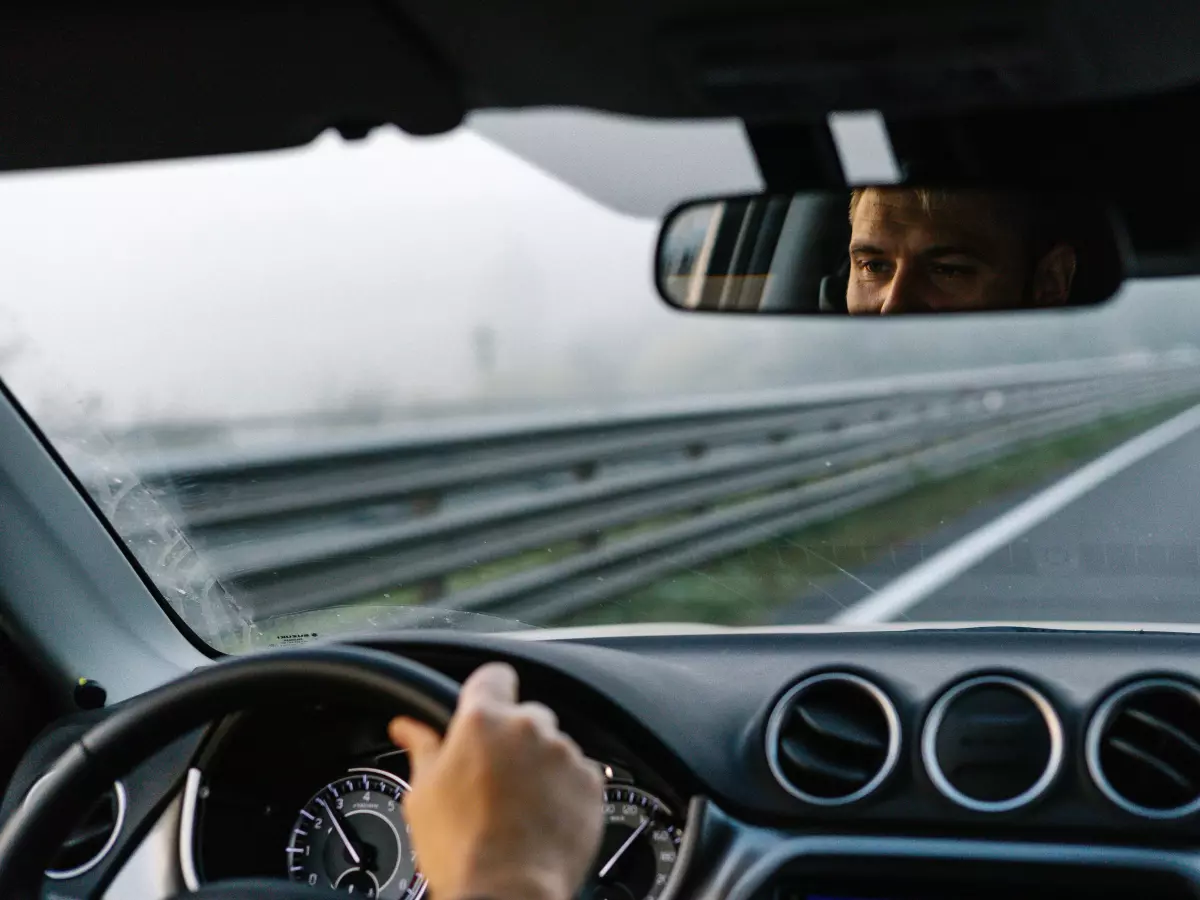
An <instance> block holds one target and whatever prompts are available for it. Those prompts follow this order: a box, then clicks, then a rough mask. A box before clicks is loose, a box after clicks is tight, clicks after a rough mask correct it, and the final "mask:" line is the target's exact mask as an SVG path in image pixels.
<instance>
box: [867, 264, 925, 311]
mask: <svg viewBox="0 0 1200 900" xmlns="http://www.w3.org/2000/svg"><path fill="white" fill-rule="evenodd" d="M924 294H925V291H924V285H923V284H922V279H921V276H920V273H919V272H918V271H917V270H916V269H915V268H914V267H913V266H911V265H906V264H904V263H901V264H900V265H898V266H897V267H896V272H895V274H894V275H892V280H891V281H890V282H888V287H887V295H886V296H885V297H884V300H883V305H882V306H881V307H880V308H879V312H880V314H881V315H885V316H887V315H899V314H902V313H914V312H928V311H929V308H930V307H929V306H928V304H926V302H925V296H924Z"/></svg>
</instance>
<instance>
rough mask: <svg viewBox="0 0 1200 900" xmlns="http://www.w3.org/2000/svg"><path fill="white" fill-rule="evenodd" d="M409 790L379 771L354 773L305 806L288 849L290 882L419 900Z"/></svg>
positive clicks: (385, 899)
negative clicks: (406, 808)
mask: <svg viewBox="0 0 1200 900" xmlns="http://www.w3.org/2000/svg"><path fill="white" fill-rule="evenodd" d="M407 791H408V785H406V784H405V783H404V782H403V781H401V780H400V779H399V778H397V777H396V776H394V775H391V774H389V773H387V772H382V771H379V770H377V769H351V770H350V771H349V772H348V773H347V774H346V776H345V777H344V778H341V779H339V780H337V781H334V782H332V783H330V784H327V785H325V787H323V788H321V790H320V791H318V792H317V793H316V794H315V795H314V796H313V798H312V799H311V800H309V801H308V802H307V803H306V804H304V808H303V809H301V810H300V815H299V817H298V818H297V819H296V824H295V826H294V827H293V828H292V835H291V839H290V840H289V841H288V845H287V850H286V853H287V869H288V875H289V877H290V878H291V879H292V881H299V882H304V883H306V884H310V885H313V886H317V885H320V886H323V887H327V888H328V887H331V888H334V889H335V890H338V891H343V892H345V893H348V894H360V895H363V896H365V897H367V898H368V900H418V898H419V897H420V896H421V895H422V894H423V893H424V892H425V879H424V878H422V877H421V875H420V874H419V873H418V872H417V866H416V860H415V859H414V857H413V853H412V842H411V841H410V840H409V836H408V824H407V823H406V822H405V821H404V814H403V812H402V810H401V805H400V804H401V802H402V801H403V799H404V794H405V793H406V792H407Z"/></svg>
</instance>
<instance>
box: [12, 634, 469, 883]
mask: <svg viewBox="0 0 1200 900" xmlns="http://www.w3.org/2000/svg"><path fill="white" fill-rule="evenodd" d="M314 695H320V696H330V697H334V698H336V697H341V698H353V699H354V700H355V701H369V702H371V703H373V704H377V705H380V706H383V707H384V708H386V709H390V710H394V711H395V713H397V714H399V713H403V714H405V715H410V716H412V717H413V718H416V719H420V720H421V721H423V722H425V723H426V724H428V725H431V726H433V727H434V728H437V729H438V730H439V731H443V732H444V731H445V730H446V726H447V725H448V724H449V722H450V716H451V715H452V714H453V711H454V707H455V705H456V704H457V702H458V685H457V684H456V683H455V682H454V681H452V680H451V679H449V678H447V677H446V676H445V675H442V674H441V673H440V672H435V671H434V670H433V669H430V668H427V667H426V666H423V665H420V664H418V663H415V662H411V661H410V660H407V659H403V658H401V657H398V656H393V655H391V654H389V653H383V652H380V651H377V650H367V649H364V648H361V647H325V648H300V649H295V650H290V649H289V650H281V651H271V652H268V653H262V654H258V655H255V656H245V657H238V658H236V659H232V660H229V661H227V662H220V663H216V664H214V665H212V666H208V667H206V668H204V669H200V670H198V671H196V672H193V673H192V674H190V675H187V676H185V677H184V678H181V679H179V680H178V681H174V682H172V683H170V684H168V685H165V686H163V687H161V688H158V689H156V690H153V691H150V692H149V693H146V694H143V695H141V696H139V697H136V698H134V699H133V700H130V701H129V702H128V703H125V704H122V705H121V706H119V707H117V708H116V709H115V711H114V712H113V713H112V715H110V716H108V717H106V718H105V719H104V720H103V721H102V722H100V723H99V724H97V725H96V726H95V727H93V728H92V729H91V730H90V731H88V732H86V733H85V734H84V735H82V736H81V737H80V738H79V739H78V740H77V741H76V742H75V743H74V744H72V745H71V747H70V748H69V749H68V750H67V751H66V752H65V753H63V754H62V756H60V757H59V759H58V761H57V762H55V764H54V766H53V768H52V769H51V771H50V774H49V776H48V777H47V778H46V779H45V780H44V782H43V785H42V789H41V790H39V791H38V792H37V793H36V794H35V795H34V796H33V797H31V798H30V800H29V801H28V802H26V803H23V804H21V805H20V806H19V807H18V808H17V809H16V810H14V812H13V814H12V815H11V816H10V817H9V819H8V821H7V822H6V823H5V824H4V827H3V828H2V829H0V897H4V898H6V900H7V898H20V900H25V898H34V897H37V896H38V892H39V888H40V886H41V882H42V877H43V875H42V873H43V872H44V871H45V870H46V869H47V868H48V867H49V866H50V864H51V863H52V860H53V854H54V851H55V849H56V848H57V847H59V846H61V844H62V841H63V840H64V839H65V838H66V836H67V834H68V833H69V832H70V829H71V827H72V825H73V824H74V823H75V822H77V821H78V820H79V818H80V817H81V816H82V815H83V814H84V812H85V811H86V810H87V807H88V804H89V803H90V802H91V801H92V800H93V799H94V798H95V797H96V796H97V795H98V794H99V793H100V792H101V791H103V790H104V788H105V787H106V786H107V785H109V784H112V782H113V780H114V779H115V778H117V777H119V776H120V775H123V774H124V773H126V772H128V771H129V769H130V768H132V767H133V766H134V765H136V764H137V763H139V762H141V761H142V760H144V759H146V758H147V757H148V756H150V755H151V754H153V753H155V752H157V751H158V750H161V749H162V748H163V747H165V746H166V745H167V744H169V743H171V742H172V741H174V740H176V739H178V738H180V737H182V736H183V735H185V734H187V733H188V732H190V731H194V730H195V729H197V728H200V727H203V726H204V725H205V724H207V723H208V722H211V721H213V720H214V719H217V718H219V717H221V716H224V715H226V714H228V713H232V712H237V711H239V710H243V709H248V708H251V707H255V706H262V705H264V704H267V703H276V704H277V703H281V702H287V701H289V700H304V701H309V700H311V699H312V698H313V696H314ZM301 889H302V892H301ZM344 896H345V895H344V894H337V893H334V892H332V891H324V892H322V891H319V890H315V889H314V888H311V887H309V886H308V885H307V884H304V885H297V884H292V883H291V882H287V881H272V880H267V879H261V880H259V879H253V880H242V881H236V882H232V881H231V882H216V883H213V884H208V885H205V886H204V887H203V888H202V889H201V890H200V891H199V892H197V893H194V894H193V893H185V894H182V895H179V897H180V898H181V900H182V898H192V900H322V898H333V897H344Z"/></svg>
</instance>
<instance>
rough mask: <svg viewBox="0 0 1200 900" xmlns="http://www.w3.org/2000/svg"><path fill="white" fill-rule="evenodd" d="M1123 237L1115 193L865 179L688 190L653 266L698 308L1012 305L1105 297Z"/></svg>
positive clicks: (669, 294)
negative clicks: (1097, 195) (771, 189)
mask: <svg viewBox="0 0 1200 900" xmlns="http://www.w3.org/2000/svg"><path fill="white" fill-rule="evenodd" d="M1124 247H1125V241H1124V239H1123V233H1122V229H1121V228H1120V226H1119V223H1118V222H1117V220H1116V219H1115V217H1114V216H1113V214H1112V212H1111V211H1110V210H1109V209H1108V208H1107V206H1106V205H1105V204H1103V203H1098V202H1096V201H1095V200H1091V199H1088V198H1084V197H1081V196H1078V195H1075V194H1070V195H1067V194H1049V193H1046V192H1032V191H1020V190H992V189H988V190H983V189H977V188H942V187H934V188H928V187H909V186H894V185H888V186H878V187H875V186H868V187H862V188H856V189H854V190H846V191H817V192H804V193H796V194H779V193H763V194H744V195H737V196H728V197H717V198H709V199H703V200H694V201H689V202H687V203H684V204H682V205H680V206H678V207H676V208H675V209H674V210H673V211H672V212H671V213H670V214H669V215H668V216H667V217H666V219H665V220H664V223H663V227H662V230H661V232H660V235H659V241H658V249H657V253H656V273H655V274H656V283H657V286H658V290H659V293H660V295H661V296H662V297H663V299H664V300H666V302H667V303H668V304H669V305H671V306H673V307H675V308H677V309H681V310H686V311H689V312H692V311H705V312H741V313H768V314H785V315H838V314H841V315H846V314H852V315H860V314H868V315H870V314H893V313H944V312H998V311H1005V312H1015V311H1028V310H1034V309H1046V308H1063V307H1079V306H1093V305H1095V304H1098V303H1102V302H1104V301H1105V300H1107V299H1109V298H1110V297H1111V296H1112V295H1113V294H1115V293H1116V291H1117V290H1118V289H1119V288H1120V286H1121V283H1122V281H1123V280H1124V277H1125V272H1126V253H1125V250H1124Z"/></svg>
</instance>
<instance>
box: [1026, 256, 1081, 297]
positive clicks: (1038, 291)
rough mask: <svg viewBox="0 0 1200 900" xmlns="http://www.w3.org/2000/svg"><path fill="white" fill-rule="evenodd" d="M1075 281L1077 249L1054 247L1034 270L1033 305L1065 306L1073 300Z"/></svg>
mask: <svg viewBox="0 0 1200 900" xmlns="http://www.w3.org/2000/svg"><path fill="white" fill-rule="evenodd" d="M1074 280H1075V248H1074V247H1071V246H1069V245H1068V244H1056V245H1054V246H1053V247H1052V248H1051V249H1050V250H1049V251H1048V252H1047V253H1046V254H1045V256H1043V257H1042V258H1041V259H1040V260H1038V264H1037V266H1036V267H1035V268H1034V270H1033V290H1032V292H1031V295H1032V299H1033V305H1034V306H1035V307H1043V306H1065V305H1066V303H1067V301H1068V300H1070V299H1071V283H1072V282H1073V281H1074Z"/></svg>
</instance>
